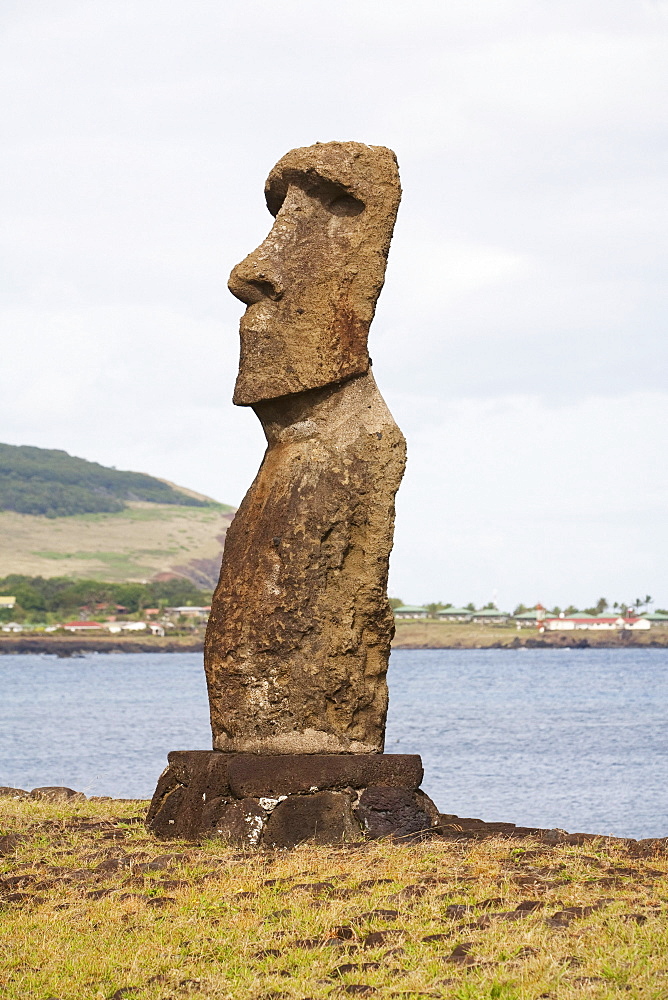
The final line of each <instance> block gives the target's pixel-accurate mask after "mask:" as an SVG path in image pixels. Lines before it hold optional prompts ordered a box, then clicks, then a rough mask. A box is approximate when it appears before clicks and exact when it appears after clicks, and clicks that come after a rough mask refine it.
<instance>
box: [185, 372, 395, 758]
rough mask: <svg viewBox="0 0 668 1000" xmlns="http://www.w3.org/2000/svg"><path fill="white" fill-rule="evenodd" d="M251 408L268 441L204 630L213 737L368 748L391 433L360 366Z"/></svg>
mask: <svg viewBox="0 0 668 1000" xmlns="http://www.w3.org/2000/svg"><path fill="white" fill-rule="evenodd" d="M254 408H255V411H256V413H257V415H258V417H259V418H260V420H261V422H262V425H263V427H264V430H265V434H266V436H267V441H268V448H267V451H266V454H265V457H264V460H263V463H262V466H261V468H260V471H259V472H258V475H257V477H256V479H255V482H254V483H253V485H252V487H251V489H250V490H249V492H248V494H247V496H246V497H245V499H244V501H243V503H242V505H241V507H240V508H239V511H238V513H237V515H236V517H235V519H234V522H233V524H232V526H231V527H230V529H229V531H228V534H227V541H226V545H225V553H224V558H223V565H222V569H221V575H220V582H219V585H218V588H217V590H216V593H215V595H214V599H213V604H212V613H211V619H210V622H209V628H208V631H207V639H206V653H205V665H206V673H207V682H208V686H209V699H210V706H211V723H212V728H213V734H214V747H215V748H216V749H219V750H228V751H245V752H253V753H323V752H324V753H336V752H353V753H355V752H357V753H365V752H366V753H368V752H374V751H376V752H379V751H382V749H383V737H384V729H385V715H386V710H387V686H386V682H385V674H386V670H387V660H388V656H389V644H390V640H391V638H392V634H393V631H394V626H393V618H392V613H391V610H390V608H389V605H388V602H387V598H386V596H385V594H386V586H387V571H388V558H389V551H390V549H391V546H392V534H393V528H394V495H395V493H396V490H397V488H398V486H399V483H400V481H401V477H402V475H403V471H404V465H405V442H404V439H403V436H402V434H401V432H400V430H399V428H398V427H397V426H396V424H395V423H394V420H393V419H392V416H391V414H390V413H389V411H388V409H387V407H386V405H385V403H384V402H383V399H382V397H381V396H380V393H379V392H378V389H377V388H376V385H375V382H374V380H373V377H372V375H371V374H370V373H368V374H366V375H362V376H359V377H356V378H352V379H350V380H348V381H346V382H344V383H343V384H340V385H336V386H328V387H326V388H324V389H316V390H311V391H309V392H304V393H298V394H295V395H292V396H286V397H282V398H281V399H278V400H273V401H268V402H264V403H260V404H256V406H255V407H254Z"/></svg>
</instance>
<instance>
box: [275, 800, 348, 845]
mask: <svg viewBox="0 0 668 1000" xmlns="http://www.w3.org/2000/svg"><path fill="white" fill-rule="evenodd" d="M361 839H362V833H361V830H360V827H359V824H358V823H356V822H355V818H354V816H353V812H352V798H351V796H350V795H349V794H348V793H346V792H316V793H314V794H313V795H294V796H290V797H289V798H287V799H285V801H284V802H279V804H278V805H277V806H276V808H275V809H274V811H273V812H272V814H271V816H270V817H269V819H268V821H267V825H266V828H265V831H264V835H263V838H262V843H263V846H265V847H296V845H297V844H301V843H303V842H304V841H306V840H311V841H313V842H314V843H316V844H336V843H340V842H343V841H348V842H354V841H357V840H361Z"/></svg>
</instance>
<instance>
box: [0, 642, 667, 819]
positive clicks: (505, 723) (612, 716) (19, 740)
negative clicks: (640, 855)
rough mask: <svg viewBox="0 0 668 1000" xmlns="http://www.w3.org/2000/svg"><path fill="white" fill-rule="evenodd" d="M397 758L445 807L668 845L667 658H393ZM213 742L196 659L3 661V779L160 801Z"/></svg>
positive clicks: (444, 654)
mask: <svg viewBox="0 0 668 1000" xmlns="http://www.w3.org/2000/svg"><path fill="white" fill-rule="evenodd" d="M388 679H389V686H390V712H389V717H388V726H387V743H386V748H385V749H386V751H387V752H388V753H419V754H421V755H422V759H423V762H424V767H425V778H424V783H423V788H424V789H425V791H426V792H427V793H428V794H429V795H431V797H432V798H433V799H434V800H435V802H436V803H437V805H438V806H439V808H440V809H441V811H442V812H448V813H456V814H458V815H460V816H478V817H480V818H481V819H485V820H504V821H508V822H513V823H517V824H518V825H527V826H540V827H561V828H563V829H566V830H568V831H570V832H575V831H587V832H595V833H604V834H611V835H616V836H629V837H662V836H668V650H662V649H642V650H641V649H620V650H617V649H615V650H611V649H596V650H593V649H570V650H569V649H560V650H547V649H536V650H523V649H518V650H492V649H488V650H395V651H394V652H393V653H392V658H391V663H390V672H389V678H388ZM210 746H211V735H210V730H209V724H208V707H207V697H206V686H205V682H204V673H203V669H202V656H201V654H195V653H165V654H162V653H150V654H143V653H137V654H134V653H133V654H126V653H119V654H89V655H85V656H81V657H76V658H73V659H57V658H56V657H53V656H46V655H30V656H25V655H21V656H18V655H17V656H0V785H15V786H18V787H20V788H26V789H30V788H33V787H35V786H37V785H68V786H70V787H71V788H76V789H78V790H80V791H84V792H86V793H87V794H88V795H112V796H115V797H120V798H146V797H150V796H151V794H152V791H153V788H154V786H155V783H156V780H157V777H158V775H159V774H160V772H161V771H162V769H163V767H164V766H165V763H166V757H167V752H168V751H169V750H177V749H202V748H208V747H210Z"/></svg>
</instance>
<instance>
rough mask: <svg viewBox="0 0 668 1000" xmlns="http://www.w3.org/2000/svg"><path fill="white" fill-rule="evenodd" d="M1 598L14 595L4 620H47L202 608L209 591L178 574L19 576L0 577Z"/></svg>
mask: <svg viewBox="0 0 668 1000" xmlns="http://www.w3.org/2000/svg"><path fill="white" fill-rule="evenodd" d="M0 596H5V597H15V598H16V605H15V607H14V608H12V609H8V608H5V609H0V617H1V619H2V620H3V621H9V620H12V621H27V622H49V621H54V620H66V619H68V618H73V617H78V616H80V615H84V616H85V617H90V618H93V619H94V618H95V616H96V614H97V615H100V616H102V617H104V616H105V615H109V614H112V615H118V614H120V615H122V616H123V617H125V616H127V615H137V614H141V612H142V611H143V610H144V609H145V608H163V607H180V606H183V605H193V606H196V607H206V606H208V605H209V604H210V603H211V596H212V594H211V591H210V590H200V588H199V587H196V586H195V584H194V583H191V581H190V580H186V579H184V578H177V579H172V580H163V581H158V582H155V583H106V582H104V581H100V580H72V579H70V578H69V577H65V576H61V577H51V578H48V579H45V578H44V577H41V576H33V577H30V576H21V575H19V574H12V575H10V576H6V577H4V578H0Z"/></svg>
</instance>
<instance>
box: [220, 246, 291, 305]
mask: <svg viewBox="0 0 668 1000" xmlns="http://www.w3.org/2000/svg"><path fill="white" fill-rule="evenodd" d="M227 287H228V288H229V290H230V291H231V292H232V295H234V296H236V298H238V299H241V301H242V302H245V303H246V305H248V306H251V305H253V303H254V302H261V301H262V299H271V300H272V301H273V302H278V300H279V299H280V298H281V297H282V295H283V285H282V284H281V281H280V279H279V278H278V276H277V275H276V273H275V272H274V271H273V269H270V268H268V267H267V265H266V263H264V262H260V261H257V260H255V259H254V254H250V256H248V257H246V259H245V260H242V261H241V263H240V264H237V266H236V267H235V268H233V269H232V274H231V275H230V280H229V281H228V283H227Z"/></svg>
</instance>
